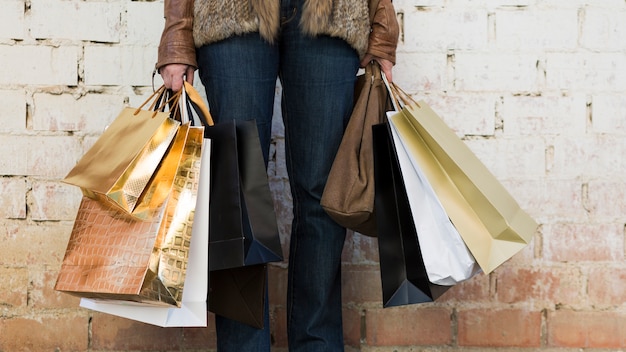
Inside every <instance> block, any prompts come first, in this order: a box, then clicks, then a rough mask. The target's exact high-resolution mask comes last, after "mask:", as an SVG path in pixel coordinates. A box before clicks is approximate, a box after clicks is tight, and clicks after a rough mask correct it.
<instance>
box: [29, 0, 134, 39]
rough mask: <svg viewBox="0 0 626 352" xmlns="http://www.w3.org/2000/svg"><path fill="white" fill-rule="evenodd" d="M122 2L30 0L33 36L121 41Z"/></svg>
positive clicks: (40, 37)
mask: <svg viewBox="0 0 626 352" xmlns="http://www.w3.org/2000/svg"><path fill="white" fill-rule="evenodd" d="M121 13H122V6H121V2H119V1H115V2H105V1H87V2H85V1H76V0H68V1H58V0H31V11H30V16H31V21H30V27H31V35H32V36H33V37H34V38H37V39H69V40H90V41H97V42H109V43H117V42H119V40H120V29H121Z"/></svg>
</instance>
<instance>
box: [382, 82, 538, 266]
mask: <svg viewBox="0 0 626 352" xmlns="http://www.w3.org/2000/svg"><path fill="white" fill-rule="evenodd" d="M396 90H397V91H398V93H399V94H405V95H406V93H403V92H402V91H401V90H400V89H399V88H398V87H397V86H396ZM389 120H390V121H391V123H392V124H393V125H394V126H395V127H396V131H397V132H398V135H399V136H400V138H401V139H402V141H403V143H404V145H405V146H406V147H407V149H408V150H409V151H410V154H411V155H412V156H413V157H415V160H416V162H417V163H419V165H420V166H421V167H422V170H423V171H424V174H425V175H426V178H427V179H428V181H429V182H430V184H431V185H432V187H433V189H434V190H435V193H436V195H437V198H438V199H439V201H440V202H441V204H442V205H443V207H444V209H445V211H446V213H447V214H448V216H449V217H450V220H451V221H452V223H453V224H454V226H455V227H456V228H457V229H458V231H459V233H460V234H461V237H462V238H463V241H464V242H465V244H466V245H467V247H468V248H469V250H470V251H471V253H472V255H473V256H474V258H475V259H476V261H477V262H478V264H479V265H480V267H481V268H482V270H483V272H485V273H490V272H491V271H493V270H494V269H495V268H497V267H498V266H499V265H501V264H502V263H504V262H505V261H506V260H508V259H509V258H511V257H512V256H513V255H515V254H516V253H517V252H519V251H520V250H522V249H523V248H524V247H526V246H527V245H528V243H529V242H530V240H531V238H532V236H533V235H534V233H535V230H536V228H537V223H536V222H535V221H534V220H533V219H532V218H531V217H530V216H529V215H528V214H527V213H526V212H525V211H524V210H522V209H521V208H520V206H519V204H518V203H517V202H516V201H515V199H514V198H513V197H512V196H511V195H510V194H509V193H508V192H507V190H506V189H505V188H504V186H502V184H501V183H500V182H499V181H498V180H497V179H496V177H495V176H494V175H493V174H492V173H491V172H490V171H489V170H488V169H487V167H486V166H485V165H484V164H483V163H482V162H481V161H480V160H479V159H478V158H477V157H476V155H475V154H474V153H472V151H471V150H470V149H469V147H468V146H467V145H466V144H465V143H464V142H463V141H462V140H461V139H460V138H459V137H458V136H457V135H456V134H455V133H454V131H452V130H451V129H450V128H449V127H448V126H447V125H446V124H445V122H444V121H443V120H442V119H441V118H440V117H439V116H438V115H437V114H436V113H435V112H434V111H433V110H432V109H431V108H430V107H429V106H428V104H426V103H425V102H424V101H419V102H410V103H409V104H407V105H405V106H404V108H403V109H402V111H401V112H399V113H397V114H394V115H393V116H390V117H389Z"/></svg>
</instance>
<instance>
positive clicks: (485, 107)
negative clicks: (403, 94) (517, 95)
mask: <svg viewBox="0 0 626 352" xmlns="http://www.w3.org/2000/svg"><path fill="white" fill-rule="evenodd" d="M415 98H416V99H421V98H422V97H420V96H419V95H417V96H416V97H415ZM423 98H424V101H426V103H428V105H430V107H431V108H432V109H433V110H434V111H435V112H436V113H437V115H439V117H441V119H443V120H444V121H445V122H446V123H447V124H448V126H449V127H450V128H451V129H452V130H454V131H455V132H456V133H457V135H458V136H464V135H478V136H492V135H493V134H494V132H495V120H496V119H495V98H494V97H493V96H489V95H482V94H465V95H456V96H450V95H445V96H426V97H423Z"/></svg>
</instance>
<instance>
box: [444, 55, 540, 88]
mask: <svg viewBox="0 0 626 352" xmlns="http://www.w3.org/2000/svg"><path fill="white" fill-rule="evenodd" d="M536 66H537V57H536V56H534V55H526V54H509V53H500V52H497V53H470V52H457V53H455V76H456V82H455V87H456V89H457V90H459V91H465V90H467V91H501V92H528V91H534V90H536V89H537V83H536V82H537V68H536Z"/></svg>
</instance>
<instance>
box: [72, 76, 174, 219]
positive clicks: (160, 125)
mask: <svg viewBox="0 0 626 352" xmlns="http://www.w3.org/2000/svg"><path fill="white" fill-rule="evenodd" d="M166 95H167V94H166V90H165V87H161V88H159V89H158V90H157V91H156V92H155V93H154V94H153V95H152V96H151V97H150V98H148V100H146V102H144V103H143V104H142V105H141V106H140V107H139V108H131V107H127V108H125V109H123V110H122V111H121V112H120V114H119V115H118V117H117V118H116V119H115V120H114V121H113V122H112V123H111V125H109V126H108V127H107V129H106V130H105V131H104V132H103V133H102V135H101V136H100V137H99V138H98V140H97V141H96V142H95V143H94V145H93V146H92V147H91V148H90V149H89V150H88V151H87V152H86V153H85V155H83V157H82V158H81V159H80V160H79V161H78V163H77V164H76V165H75V166H74V168H73V169H72V170H71V171H70V172H69V173H68V175H67V176H66V177H65V178H64V179H63V182H65V183H68V184H72V185H75V186H78V187H80V188H81V190H82V191H83V194H84V195H86V196H88V197H90V198H93V199H99V200H100V201H109V202H111V204H112V205H114V206H117V207H119V209H121V210H122V211H126V212H128V213H130V214H133V215H134V216H136V217H139V218H146V216H148V215H147V213H145V209H143V211H135V206H136V204H137V202H138V199H139V198H140V196H141V194H142V193H143V192H144V190H145V188H146V186H147V185H148V182H149V181H150V179H151V177H152V175H153V174H154V172H155V170H156V169H157V167H158V166H159V164H160V162H161V159H162V158H163V156H164V155H165V153H166V151H167V150H168V148H169V146H170V145H171V143H172V140H173V139H174V136H175V135H176V132H177V130H178V126H179V125H180V122H178V121H176V120H174V119H172V118H170V112H169V111H165V110H166V107H167V106H168V103H167V102H166V100H167V99H166ZM174 98H175V97H174ZM144 106H149V108H147V109H144Z"/></svg>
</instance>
